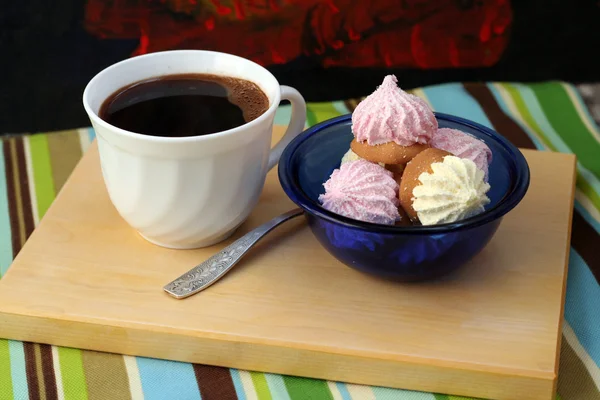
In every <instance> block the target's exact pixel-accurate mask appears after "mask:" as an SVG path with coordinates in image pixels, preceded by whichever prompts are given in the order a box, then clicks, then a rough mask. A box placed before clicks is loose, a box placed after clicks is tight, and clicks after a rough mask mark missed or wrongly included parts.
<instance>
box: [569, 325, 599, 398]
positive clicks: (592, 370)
mask: <svg viewBox="0 0 600 400" xmlns="http://www.w3.org/2000/svg"><path fill="white" fill-rule="evenodd" d="M563 335H565V339H566V340H567V342H569V344H570V345H571V348H572V349H573V351H574V352H575V354H577V357H578V358H579V359H580V360H581V362H582V363H583V365H584V366H585V369H587V371H588V372H589V374H590V376H591V377H592V381H594V383H595V384H596V387H597V388H598V390H600V368H599V367H598V365H596V363H595V362H594V360H592V358H591V357H590V355H589V354H588V353H587V351H585V349H584V348H583V346H582V345H581V343H579V339H577V336H576V335H575V332H573V328H571V326H570V325H569V323H568V322H567V321H563Z"/></svg>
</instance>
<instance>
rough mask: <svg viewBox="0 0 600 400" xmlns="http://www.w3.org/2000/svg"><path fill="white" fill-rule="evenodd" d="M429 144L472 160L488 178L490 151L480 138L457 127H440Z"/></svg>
mask: <svg viewBox="0 0 600 400" xmlns="http://www.w3.org/2000/svg"><path fill="white" fill-rule="evenodd" d="M429 144H430V145H431V147H435V148H436V149H440V150H446V151H447V152H449V153H452V154H454V155H455V156H456V157H460V158H467V159H469V160H471V161H473V162H474V163H475V165H476V166H477V168H478V169H480V170H482V171H483V172H484V174H485V180H486V181H487V180H488V170H489V165H490V164H491V162H492V151H491V150H490V148H489V147H488V146H487V144H485V143H484V142H483V141H482V140H479V139H477V138H475V137H473V136H471V135H468V134H466V133H464V132H462V131H459V130H458V129H450V128H440V129H438V130H437V131H436V132H435V134H434V135H433V137H432V138H431V141H430V142H429Z"/></svg>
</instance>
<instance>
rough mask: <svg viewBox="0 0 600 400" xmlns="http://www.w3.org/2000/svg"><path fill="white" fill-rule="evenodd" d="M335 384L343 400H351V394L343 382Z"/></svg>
mask: <svg viewBox="0 0 600 400" xmlns="http://www.w3.org/2000/svg"><path fill="white" fill-rule="evenodd" d="M335 386H336V387H337V388H338V390H339V391H340V394H341V395H342V399H343V400H352V396H350V392H349V391H348V388H347V387H346V384H345V383H342V382H336V383H335Z"/></svg>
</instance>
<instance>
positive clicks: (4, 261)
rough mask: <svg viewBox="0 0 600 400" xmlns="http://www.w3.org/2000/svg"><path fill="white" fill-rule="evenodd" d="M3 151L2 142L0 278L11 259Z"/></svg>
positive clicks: (2, 145) (10, 237) (0, 164)
mask: <svg viewBox="0 0 600 400" xmlns="http://www.w3.org/2000/svg"><path fill="white" fill-rule="evenodd" d="M3 149H4V142H2V141H0V278H1V277H2V276H3V275H4V274H5V273H6V271H7V270H8V267H9V266H10V264H11V263H12V259H13V253H12V236H11V231H10V220H9V213H8V197H7V191H6V168H5V166H4V151H3Z"/></svg>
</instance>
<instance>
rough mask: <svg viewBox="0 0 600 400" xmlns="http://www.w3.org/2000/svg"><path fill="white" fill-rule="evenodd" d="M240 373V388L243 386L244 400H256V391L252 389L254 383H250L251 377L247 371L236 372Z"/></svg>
mask: <svg viewBox="0 0 600 400" xmlns="http://www.w3.org/2000/svg"><path fill="white" fill-rule="evenodd" d="M238 372H239V373H240V380H241V381H242V386H244V394H246V400H258V396H257V395H256V389H255V388H254V382H252V376H251V375H250V372H248V371H241V370H240V371H238Z"/></svg>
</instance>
